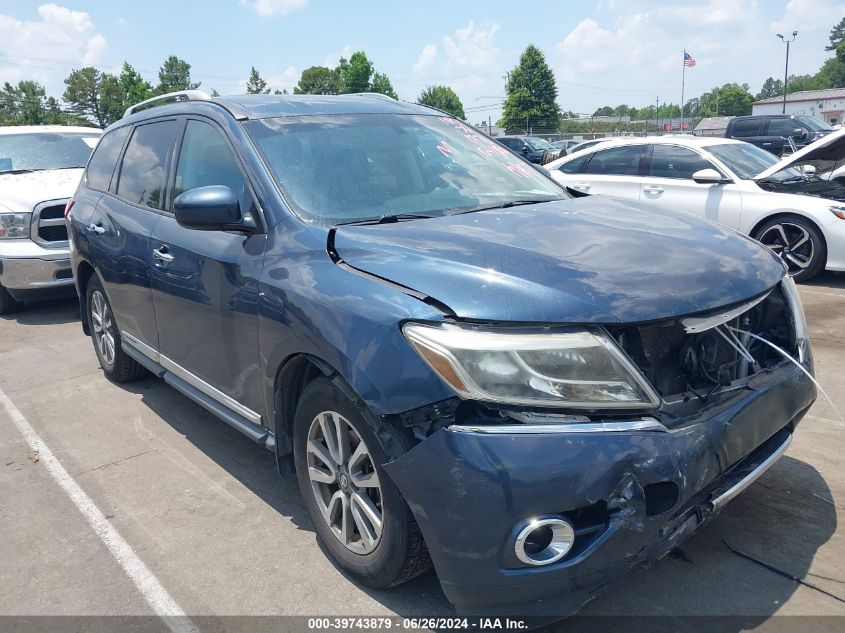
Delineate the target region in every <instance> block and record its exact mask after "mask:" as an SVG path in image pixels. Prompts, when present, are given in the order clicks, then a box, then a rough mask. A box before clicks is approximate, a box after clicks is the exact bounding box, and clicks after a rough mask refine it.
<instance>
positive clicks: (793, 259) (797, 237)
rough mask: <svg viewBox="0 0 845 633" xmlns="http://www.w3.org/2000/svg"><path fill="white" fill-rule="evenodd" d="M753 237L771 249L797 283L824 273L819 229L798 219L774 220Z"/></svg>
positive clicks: (804, 220)
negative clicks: (785, 265)
mask: <svg viewBox="0 0 845 633" xmlns="http://www.w3.org/2000/svg"><path fill="white" fill-rule="evenodd" d="M752 237H753V238H754V239H755V240H758V241H759V242H761V243H762V244H764V245H765V246H768V247H769V248H771V249H772V250H773V251H774V252H775V253H776V254H777V255H778V256H779V257H780V258H781V259H782V260H783V261H784V262H785V263H786V264H787V265H788V266H789V274H790V275H792V278H793V279H794V280H795V281H796V282H802V281H807V280H809V279H812V278H813V277H815V276H816V275H817V274H819V273H820V272H821V271H822V270H824V266H825V262H826V261H827V245H826V244H825V241H824V238H823V237H822V235H821V232H820V231H819V229H818V227H817V226H816V225H815V224H814V223H813V222H811V221H809V220H807V219H805V218H802V217H801V216H798V215H781V216H777V217H773V218H772V219H771V220H769V221H768V222H766V223H765V224H763V225H762V226H761V227H760V228H758V229H757V230H756V231H755V232H754V235H753V236H752Z"/></svg>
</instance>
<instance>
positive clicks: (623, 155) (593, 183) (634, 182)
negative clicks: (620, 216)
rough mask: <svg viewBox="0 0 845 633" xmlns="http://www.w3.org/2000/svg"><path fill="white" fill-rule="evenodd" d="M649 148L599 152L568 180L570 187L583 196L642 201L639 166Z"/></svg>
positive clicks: (601, 150)
mask: <svg viewBox="0 0 845 633" xmlns="http://www.w3.org/2000/svg"><path fill="white" fill-rule="evenodd" d="M645 148H646V145H621V146H619V147H610V148H607V149H599V150H598V151H596V152H593V154H592V155H591V156H590V160H589V161H585V162H584V163H583V164H581V166H580V167H579V168H578V171H577V172H576V173H574V174H571V175H570V176H569V178H568V179H569V180H570V181H571V182H572V184H571V187H572V188H573V189H577V190H578V191H581V192H583V193H589V194H592V195H596V194H600V195H607V196H616V197H618V198H625V199H627V200H639V197H640V183H641V181H642V176H641V175H640V164H641V161H642V157H643V153H644V151H645Z"/></svg>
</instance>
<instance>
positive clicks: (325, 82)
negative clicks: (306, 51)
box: [293, 66, 341, 95]
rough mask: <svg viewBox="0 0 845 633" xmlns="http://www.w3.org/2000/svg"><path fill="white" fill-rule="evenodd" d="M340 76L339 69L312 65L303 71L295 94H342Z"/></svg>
mask: <svg viewBox="0 0 845 633" xmlns="http://www.w3.org/2000/svg"><path fill="white" fill-rule="evenodd" d="M340 85H341V81H340V77H339V75H338V72H337V70H335V69H332V68H326V67H325V66H311V67H310V68H306V69H305V70H303V71H302V75H301V76H300V78H299V83H298V84H297V85H296V86H294V89H293V93H294V94H298V95H299V94H304V95H336V94H340Z"/></svg>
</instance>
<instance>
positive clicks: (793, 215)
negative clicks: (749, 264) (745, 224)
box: [749, 211, 828, 272]
mask: <svg viewBox="0 0 845 633" xmlns="http://www.w3.org/2000/svg"><path fill="white" fill-rule="evenodd" d="M785 219H787V220H788V219H797V220H803V221H804V222H806V223H807V224H810V225H812V227H813V228H814V229H815V230H816V232H817V233H818V234H819V238H820V239H821V241H822V246H823V247H824V260H823V261H822V263H821V266H820V268H819V272H822V271H824V270H825V269H826V268H827V257H828V244H827V236H826V235H825V233H824V229H823V228H822V226H821V225H820V224H819V223H818V222H817V221H816V220H815V219H814V218H813V217H811V216H809V215H806V214H804V213H800V212H797V211H779V212H777V213H774V214H772V215H768V216H766V217H764V218H762V219H761V220H760V221H758V222H757V224H755V225H754V227H753V228H752V229H751V231H750V232H749V235H750V236H751V237H752V238H754V239H755V240H756V239H757V234H758V233H759V232H760V230H761V229H762V228H763V227H764V226H765V225H766V224H769V223H771V222H774V221H776V220H785Z"/></svg>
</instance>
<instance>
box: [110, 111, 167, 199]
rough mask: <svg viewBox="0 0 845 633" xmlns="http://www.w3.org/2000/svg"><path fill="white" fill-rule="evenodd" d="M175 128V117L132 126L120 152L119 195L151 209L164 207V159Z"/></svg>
mask: <svg viewBox="0 0 845 633" xmlns="http://www.w3.org/2000/svg"><path fill="white" fill-rule="evenodd" d="M176 129H177V124H176V121H157V122H156V123H147V124H145V125H140V126H138V127H136V128H135V131H134V132H133V134H132V138H131V139H129V145H127V146H126V153H125V154H124V155H123V165H122V167H121V168H120V181H119V182H118V185H117V195H118V196H120V197H121V198H123V199H124V200H127V201H128V202H132V203H134V204H142V205H144V206H147V207H151V208H153V209H163V208H164V195H163V194H164V187H165V184H166V179H167V161H168V158H169V156H170V151H171V149H172V148H173V143H174V141H175V139H176Z"/></svg>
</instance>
